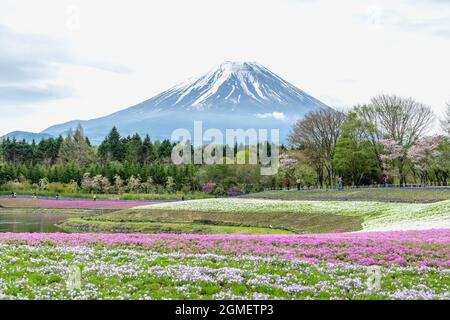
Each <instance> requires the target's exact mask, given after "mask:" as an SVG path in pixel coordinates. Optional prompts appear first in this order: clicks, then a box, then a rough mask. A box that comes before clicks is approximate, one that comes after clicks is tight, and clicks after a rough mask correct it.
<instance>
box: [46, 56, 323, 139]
mask: <svg viewBox="0 0 450 320" xmlns="http://www.w3.org/2000/svg"><path fill="white" fill-rule="evenodd" d="M319 108H328V107H327V106H326V105H325V104H323V103H322V102H320V101H319V100H317V99H315V98H313V97H311V96H310V95H308V94H307V93H305V92H303V91H302V90H300V89H298V88H296V87H295V86H293V85H292V84H290V83H288V82H287V81H285V80H283V79H281V78H280V77H279V76H277V75H275V74H274V73H272V72H271V71H269V70H268V69H266V68H265V67H263V66H262V65H260V64H257V63H248V62H225V63H223V64H221V65H220V66H219V67H218V68H216V69H214V70H212V71H211V72H209V73H207V74H206V75H204V76H202V77H200V78H198V79H194V80H191V81H187V82H185V83H182V84H180V85H177V86H175V87H173V88H171V89H169V90H167V91H165V92H163V93H161V94H159V95H157V96H155V97H153V98H151V99H149V100H146V101H144V102H142V103H139V104H137V105H135V106H132V107H130V108H127V109H125V110H122V111H119V112H116V113H113V114H111V115H109V116H106V117H102V118H98V119H93V120H88V121H71V122H68V123H65V124H61V125H56V126H53V127H50V128H48V129H46V130H44V131H43V133H46V134H51V135H58V134H61V133H64V132H66V131H67V130H69V129H70V128H74V127H76V126H77V125H78V124H81V125H82V126H83V128H84V130H85V133H86V134H87V135H88V136H89V138H90V139H91V141H93V142H94V143H98V142H100V141H101V140H102V139H103V137H104V136H105V135H106V134H107V133H108V131H109V130H110V129H111V128H112V127H113V126H117V127H118V129H119V131H120V132H121V133H122V134H123V135H128V134H133V133H135V132H138V133H140V134H146V133H149V134H150V135H151V136H152V138H153V139H163V138H169V137H170V135H171V133H172V131H173V130H175V129H177V128H187V129H190V130H191V129H192V128H193V122H194V120H202V121H203V127H204V129H206V128H217V129H220V130H223V131H224V130H225V129H227V128H229V129H237V128H242V129H249V128H255V129H272V128H278V129H280V135H281V138H282V139H283V140H284V139H285V138H286V136H287V134H288V132H289V130H290V128H291V126H292V124H293V123H294V121H295V120H296V119H298V118H301V117H302V116H303V115H304V114H306V113H307V112H309V111H312V110H317V109H319Z"/></svg>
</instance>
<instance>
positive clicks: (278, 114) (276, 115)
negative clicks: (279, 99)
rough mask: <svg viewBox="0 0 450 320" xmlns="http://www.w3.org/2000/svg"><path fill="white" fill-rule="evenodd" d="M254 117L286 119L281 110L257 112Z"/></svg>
mask: <svg viewBox="0 0 450 320" xmlns="http://www.w3.org/2000/svg"><path fill="white" fill-rule="evenodd" d="M256 117H257V118H260V119H266V118H274V119H275V120H286V116H285V115H284V113H283V112H272V113H257V114H256Z"/></svg>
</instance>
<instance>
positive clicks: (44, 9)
mask: <svg viewBox="0 0 450 320" xmlns="http://www.w3.org/2000/svg"><path fill="white" fill-rule="evenodd" d="M374 3H376V5H374ZM74 6H75V7H76V8H78V9H79V14H80V15H79V28H68V25H69V26H71V24H70V23H69V24H68V21H69V22H70V21H72V20H70V19H72V18H73V16H71V14H73V13H74V12H77V10H75V11H74V10H68V9H70V8H73V7H74ZM449 14H450V10H449V6H448V4H446V2H445V1H433V2H430V1H419V0H399V1H392V0H379V1H376V2H374V1H368V0H346V1H334V0H315V1H313V0H310V1H298V0H246V1H241V0H227V1H225V0H214V1H213V0H192V1H185V0H159V1H138V0H130V1H127V2H123V1H120V2H119V1H107V0H96V1H89V0H70V1H68V0H63V1H61V0H40V1H26V0H2V2H1V4H0V21H1V23H2V24H4V25H6V26H7V27H8V28H10V29H12V30H14V31H15V32H17V33H21V34H27V33H33V34H41V35H43V36H46V37H51V38H52V39H61V40H62V41H63V42H64V43H65V45H66V48H65V50H67V52H68V54H70V56H71V57H73V59H75V60H76V62H75V63H74V62H72V63H71V64H68V63H64V62H63V61H60V62H59V63H58V65H57V67H58V68H57V70H56V71H55V72H52V79H49V80H48V81H47V83H49V84H51V85H52V86H54V87H59V88H71V93H72V95H71V96H70V97H67V98H64V99H60V100H53V101H52V100H49V101H37V102H36V103H27V104H25V105H23V106H21V108H20V109H19V108H17V107H16V106H11V107H6V108H9V109H5V107H4V106H3V107H2V109H0V112H1V113H2V115H3V114H8V115H7V116H1V117H0V134H2V133H5V132H7V131H11V130H16V129H20V130H35V131H39V130H42V129H45V128H46V127H47V126H49V125H51V124H54V123H57V122H62V121H66V120H71V119H74V118H77V119H88V118H92V117H98V116H101V115H106V114H109V113H111V112H114V111H117V110H120V109H122V108H124V107H127V106H131V105H133V104H135V103H138V102H140V101H143V100H145V99H148V98H150V97H152V96H153V95H155V94H157V93H159V92H161V91H162V90H165V89H167V88H168V87H171V86H173V85H174V84H176V83H178V82H181V81H183V80H185V79H187V78H189V77H192V76H198V75H201V74H202V73H204V72H206V71H208V70H209V69H211V68H212V67H213V66H215V65H217V64H219V63H221V62H222V61H225V60H250V61H258V62H260V63H262V64H263V65H265V66H266V67H268V68H269V69H271V70H272V71H274V72H275V73H277V74H278V75H280V76H281V77H283V78H285V79H286V80H288V81H289V82H291V83H293V84H294V85H296V86H298V87H299V88H301V89H303V90H305V91H306V92H308V93H310V94H311V95H313V96H315V97H317V98H319V99H321V100H323V101H324V102H325V103H328V104H330V105H335V106H337V107H348V106H352V105H354V104H358V103H365V102H367V101H369V99H370V97H372V96H374V95H376V94H379V93H382V92H385V93H396V94H399V95H405V96H413V97H415V98H416V99H417V100H419V101H422V102H424V103H426V104H429V105H431V106H432V107H433V108H434V109H435V110H436V111H437V112H440V111H441V110H443V108H444V105H445V101H447V100H449V99H450V89H449V86H448V84H449V83H450V64H449V63H448V57H449V56H450V35H448V34H447V32H448V30H449V29H448V27H449V24H448V21H450V19H449ZM374 26H375V27H374ZM36 50H38V48H36ZM24 54H25V55H30V56H31V55H33V54H34V50H33V48H30V50H29V51H28V52H27V53H24ZM1 56H2V52H0V58H1ZM52 71H54V70H52ZM348 79H351V81H347V80H348ZM17 110H27V111H26V112H20V113H18V112H16V111H17ZM11 114H14V115H16V116H15V117H11V116H10V115H11ZM272 116H273V115H272ZM37 118H39V119H40V120H39V121H35V119H37Z"/></svg>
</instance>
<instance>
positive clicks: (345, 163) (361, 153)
mask: <svg viewBox="0 0 450 320" xmlns="http://www.w3.org/2000/svg"><path fill="white" fill-rule="evenodd" d="M341 130H342V133H341V136H340V137H339V139H338V140H337V142H336V148H335V151H334V162H335V166H336V170H337V172H338V173H339V174H340V175H341V176H344V177H343V178H344V181H345V180H347V181H349V182H350V183H351V184H352V185H358V184H361V182H363V181H365V182H367V181H369V180H370V178H371V177H373V176H374V172H376V162H375V161H374V159H375V158H376V157H375V155H374V154H373V152H372V150H373V149H371V147H370V143H369V141H367V140H366V138H365V137H366V136H365V128H364V122H363V121H362V120H361V119H359V118H358V116H357V114H356V113H355V112H352V113H350V114H349V115H348V117H347V120H346V121H345V122H344V123H343V125H342V127H341Z"/></svg>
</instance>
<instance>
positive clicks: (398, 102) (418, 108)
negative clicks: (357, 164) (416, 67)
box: [358, 95, 434, 183]
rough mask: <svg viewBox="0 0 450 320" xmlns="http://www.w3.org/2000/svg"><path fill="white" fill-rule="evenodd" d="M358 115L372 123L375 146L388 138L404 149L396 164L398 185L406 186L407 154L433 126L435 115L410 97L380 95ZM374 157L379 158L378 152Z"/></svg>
mask: <svg viewBox="0 0 450 320" xmlns="http://www.w3.org/2000/svg"><path fill="white" fill-rule="evenodd" d="M358 114H360V116H362V117H363V118H364V119H365V120H366V121H368V122H370V123H372V124H373V126H374V129H375V130H374V131H373V132H371V133H369V134H370V135H371V137H372V141H373V142H374V144H378V142H379V141H380V139H391V140H393V141H395V142H396V143H397V144H398V145H399V146H401V147H403V148H404V154H403V155H402V157H400V158H399V159H398V160H397V161H396V163H397V167H398V171H399V175H400V183H405V182H406V181H405V177H406V176H405V174H404V165H405V163H406V160H407V157H406V154H407V151H408V149H409V148H410V147H411V146H413V145H414V144H415V143H416V142H417V140H418V139H420V138H421V137H423V135H424V134H425V133H426V131H427V130H428V129H429V127H430V125H431V124H432V122H433V119H434V115H433V112H432V111H431V108H430V107H428V106H426V105H424V104H422V103H420V102H417V101H415V100H414V99H412V98H402V97H399V96H395V95H379V96H377V97H375V98H373V99H372V101H371V104H370V105H369V106H366V107H364V108H361V110H360V111H359V112H358ZM378 145H379V144H378ZM376 154H377V155H379V150H377V151H376Z"/></svg>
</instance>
